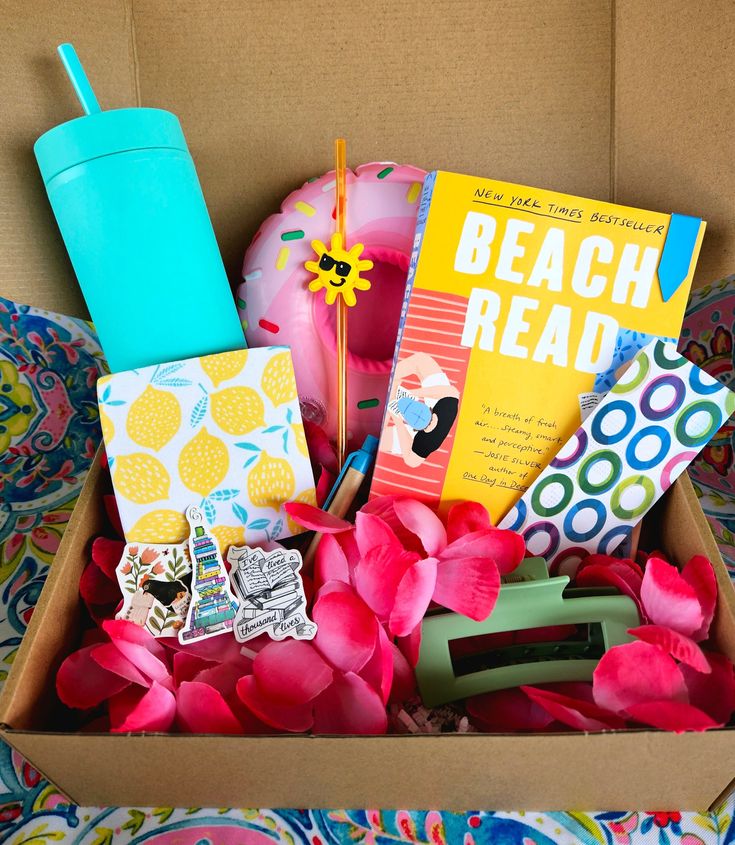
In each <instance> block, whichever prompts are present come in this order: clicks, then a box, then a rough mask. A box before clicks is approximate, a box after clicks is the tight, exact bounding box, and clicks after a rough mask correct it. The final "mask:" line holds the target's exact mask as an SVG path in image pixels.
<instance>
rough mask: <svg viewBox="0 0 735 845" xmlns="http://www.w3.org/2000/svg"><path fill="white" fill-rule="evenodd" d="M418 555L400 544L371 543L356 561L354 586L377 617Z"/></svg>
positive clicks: (389, 605) (391, 600)
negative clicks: (375, 544)
mask: <svg viewBox="0 0 735 845" xmlns="http://www.w3.org/2000/svg"><path fill="white" fill-rule="evenodd" d="M418 559H419V556H418V555H417V554H416V552H407V551H404V549H402V548H401V546H395V545H382V546H373V547H372V548H371V549H370V550H369V551H368V552H367V553H366V554H365V556H364V557H363V558H361V560H360V562H359V563H358V565H357V567H356V569H355V573H354V578H355V589H356V590H357V592H358V593H359V595H360V596H361V597H362V598H363V599H364V601H365V602H366V603H367V605H368V606H369V607H370V608H371V609H372V610H373V611H374V612H375V613H377V614H378V616H379V617H380V618H381V619H387V618H388V616H389V615H390V613H391V611H392V609H393V605H394V603H395V600H396V591H397V590H398V585H399V584H400V583H401V579H402V578H403V576H404V575H405V574H406V572H407V571H408V569H409V567H411V566H413V564H414V563H416V561H417V560H418Z"/></svg>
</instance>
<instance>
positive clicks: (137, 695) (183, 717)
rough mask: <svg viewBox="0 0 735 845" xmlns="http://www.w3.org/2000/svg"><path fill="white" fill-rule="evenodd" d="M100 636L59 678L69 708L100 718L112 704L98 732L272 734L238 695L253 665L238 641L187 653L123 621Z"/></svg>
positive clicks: (106, 626)
mask: <svg viewBox="0 0 735 845" xmlns="http://www.w3.org/2000/svg"><path fill="white" fill-rule="evenodd" d="M95 633H96V632H95ZM101 633H102V636H101V637H97V638H96V639H97V641H96V642H92V643H91V644H89V645H85V646H84V647H83V648H81V649H79V650H78V651H75V652H73V653H72V654H71V655H69V657H67V658H66V660H65V661H64V662H63V663H62V664H61V667H60V669H59V671H58V674H57V676H56V691H57V693H58V695H59V698H60V699H61V701H62V702H63V703H64V704H66V705H67V707H72V708H76V709H81V710H86V711H90V714H92V715H96V713H95V709H96V708H98V707H99V705H101V704H103V703H106V704H107V712H108V719H107V720H106V721H104V722H103V723H102V724H100V723H97V724H96V725H95V726H96V727H97V728H102V727H104V729H107V730H110V731H112V732H113V733H125V732H128V731H136V732H137V731H147V732H150V731H156V732H161V731H163V732H166V731H172V730H176V729H178V730H180V731H183V732H188V733H228V734H242V733H264V732H265V733H267V732H269V730H270V729H269V727H268V726H267V725H265V724H263V723H262V722H260V721H258V720H257V719H256V718H254V717H253V715H252V713H251V712H250V711H248V710H247V709H246V708H243V707H242V705H241V704H240V701H239V699H238V697H237V695H236V692H235V689H236V684H237V681H238V679H239V678H240V677H242V675H243V674H245V673H246V672H249V671H250V670H251V668H252V664H253V661H252V659H251V658H250V657H249V656H245V655H243V654H242V653H241V650H240V646H239V644H238V643H237V642H236V641H235V640H234V639H229V640H228V639H226V638H221V642H219V643H218V648H217V649H216V650H212V649H211V645H210V643H211V641H205V642H204V643H197V644H193V645H190V646H187V647H186V648H187V650H186V651H181V650H180V648H181V647H180V646H179V643H178V640H175V639H160V640H157V639H155V638H154V637H153V636H152V635H151V634H150V633H149V632H148V631H147V630H146V629H145V628H141V627H140V626H138V625H134V624H133V623H132V622H126V621H123V620H117V619H107V620H105V621H103V622H102V631H101ZM250 645H253V644H252V643H251V644H250ZM261 645H262V643H261Z"/></svg>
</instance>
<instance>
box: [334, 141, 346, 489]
mask: <svg viewBox="0 0 735 845" xmlns="http://www.w3.org/2000/svg"><path fill="white" fill-rule="evenodd" d="M334 161H335V165H334V172H335V177H336V179H335V191H336V194H337V198H336V203H335V220H336V231H337V234H339V236H340V239H341V241H342V246H343V248H346V246H347V240H346V236H345V229H346V218H347V144H346V143H345V139H344V138H337V140H336V141H335V142H334ZM346 454H347V303H346V302H345V300H344V297H342V296H339V297H337V465H338V468H339V470H340V472H341V471H342V466H343V464H344V462H345V455H346Z"/></svg>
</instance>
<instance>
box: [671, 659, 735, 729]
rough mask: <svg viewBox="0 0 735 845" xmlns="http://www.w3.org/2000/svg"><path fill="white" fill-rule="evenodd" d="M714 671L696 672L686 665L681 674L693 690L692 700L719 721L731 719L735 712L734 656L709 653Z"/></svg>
mask: <svg viewBox="0 0 735 845" xmlns="http://www.w3.org/2000/svg"><path fill="white" fill-rule="evenodd" d="M705 656H706V658H707V663H708V664H709V667H710V672H709V673H707V674H704V673H702V672H696V671H695V670H694V669H691V668H690V667H689V666H682V667H681V673H682V675H683V676H684V682H685V683H686V686H687V691H688V692H689V702H690V704H692V705H693V706H694V707H697V708H699V709H700V710H703V711H704V712H705V713H708V714H709V715H710V716H712V718H713V719H715V721H717V722H718V723H719V724H721V725H724V724H726V723H727V722H729V721H730V717H731V716H732V714H733V711H735V674H734V673H733V665H732V662H731V661H730V658H729V657H727V656H726V655H724V654H719V653H718V652H706V653H705Z"/></svg>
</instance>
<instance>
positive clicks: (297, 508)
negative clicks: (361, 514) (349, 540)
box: [283, 502, 352, 534]
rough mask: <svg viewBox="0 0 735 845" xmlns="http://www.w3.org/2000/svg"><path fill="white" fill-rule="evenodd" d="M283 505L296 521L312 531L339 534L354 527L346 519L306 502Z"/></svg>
mask: <svg viewBox="0 0 735 845" xmlns="http://www.w3.org/2000/svg"><path fill="white" fill-rule="evenodd" d="M283 507H284V509H285V510H286V513H287V514H288V515H289V516H290V517H291V519H293V521H294V522H298V524H299V525H303V526H304V528H308V529H309V530H310V531H319V532H320V533H322V534H337V533H338V532H340V531H349V529H350V528H352V525H351V524H350V523H349V522H347V520H346V519H340V518H339V517H338V516H334V515H333V514H331V513H327V512H326V511H323V510H321V508H316V507H314V505H309V504H307V503H306V502H286V504H285V505H284V506H283Z"/></svg>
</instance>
